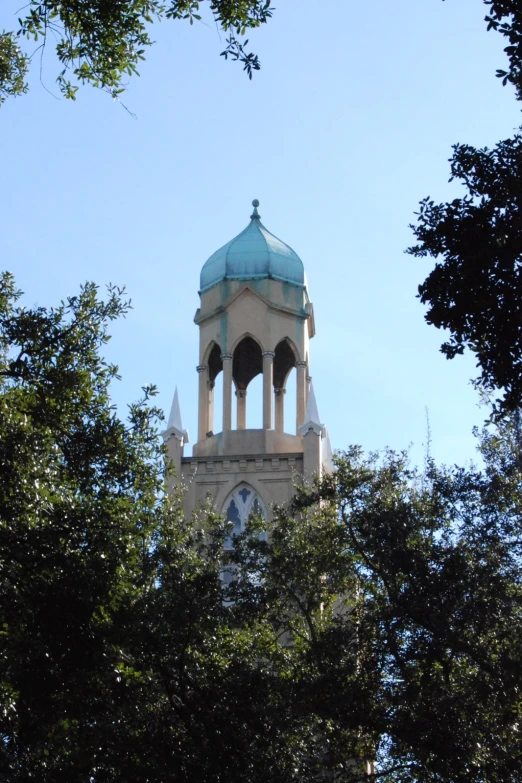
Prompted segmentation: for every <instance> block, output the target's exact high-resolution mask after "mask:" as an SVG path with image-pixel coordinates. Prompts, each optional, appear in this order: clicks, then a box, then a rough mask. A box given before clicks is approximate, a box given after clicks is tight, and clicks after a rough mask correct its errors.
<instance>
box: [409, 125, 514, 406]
mask: <svg viewBox="0 0 522 783" xmlns="http://www.w3.org/2000/svg"><path fill="white" fill-rule="evenodd" d="M451 179H457V180H460V182H461V183H462V184H463V185H464V187H465V190H466V194H465V195H464V196H463V197H462V198H456V199H454V200H453V201H452V202H450V203H445V204H435V203H434V202H433V200H432V199H430V198H426V199H424V201H422V202H421V205H420V211H419V213H418V222H417V225H416V226H415V227H413V230H414V233H415V236H416V238H417V239H418V240H419V244H418V245H416V246H415V247H412V248H410V250H409V252H410V253H413V254H414V255H416V256H420V257H423V256H426V255H431V256H433V257H435V258H437V263H436V265H435V268H434V270H433V271H432V272H431V273H430V274H429V276H428V277H427V278H426V280H425V281H424V283H423V284H422V285H420V286H419V295H420V300H421V302H422V303H423V304H427V305H428V311H427V313H426V320H427V322H428V323H430V324H433V325H434V326H436V327H437V328H441V327H442V328H445V329H448V330H449V332H450V339H449V340H447V341H446V342H444V343H443V345H442V348H441V350H442V352H443V353H444V354H445V355H446V356H447V357H448V358H449V359H452V358H453V357H454V356H456V355H457V354H461V353H463V352H464V349H465V348H469V349H470V350H472V351H473V352H474V353H475V355H476V358H477V364H478V366H479V367H480V370H481V378H480V384H481V385H482V386H483V387H484V388H485V389H488V390H503V392H504V396H503V399H502V401H501V404H500V406H499V410H514V409H516V408H517V406H519V405H520V404H521V403H522V190H521V187H520V183H521V181H522V137H521V136H519V135H517V136H515V137H514V138H513V139H507V140H506V141H502V142H500V143H499V144H497V145H496V147H494V149H492V150H489V149H487V148H485V149H482V150H477V149H475V148H473V147H470V146H469V145H466V144H457V145H455V147H454V154H453V158H452V160H451Z"/></svg>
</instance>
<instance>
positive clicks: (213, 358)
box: [203, 340, 223, 383]
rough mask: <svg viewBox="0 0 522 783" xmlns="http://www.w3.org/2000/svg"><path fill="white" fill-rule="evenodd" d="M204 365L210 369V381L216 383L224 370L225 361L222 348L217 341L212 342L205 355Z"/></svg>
mask: <svg viewBox="0 0 522 783" xmlns="http://www.w3.org/2000/svg"><path fill="white" fill-rule="evenodd" d="M203 364H206V365H207V367H208V379H209V381H210V382H211V383H214V381H215V380H216V376H218V375H219V373H220V372H221V370H222V369H223V360H222V358H221V347H220V345H218V343H216V341H215V340H211V341H210V343H209V344H208V345H207V349H206V351H205V353H204V354H203Z"/></svg>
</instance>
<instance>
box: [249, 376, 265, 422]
mask: <svg viewBox="0 0 522 783" xmlns="http://www.w3.org/2000/svg"><path fill="white" fill-rule="evenodd" d="M262 427H263V376H262V375H256V377H255V378H254V379H253V380H252V381H251V382H250V383H249V385H248V405H247V409H246V428H247V429H248V430H260V429H262Z"/></svg>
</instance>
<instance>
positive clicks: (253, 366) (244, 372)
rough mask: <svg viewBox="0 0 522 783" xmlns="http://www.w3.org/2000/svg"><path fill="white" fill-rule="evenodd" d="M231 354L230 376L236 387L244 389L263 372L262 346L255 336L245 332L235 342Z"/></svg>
mask: <svg viewBox="0 0 522 783" xmlns="http://www.w3.org/2000/svg"><path fill="white" fill-rule="evenodd" d="M232 355H233V359H232V378H233V380H234V383H235V385H236V388H237V389H240V390H243V391H244V390H245V389H247V388H248V384H249V383H250V381H251V380H252V379H253V378H255V377H256V375H259V374H260V373H262V372H263V348H262V346H261V345H260V343H259V342H258V340H256V339H255V337H252V335H250V334H245V335H243V337H242V338H241V339H240V340H239V342H236V345H235V347H234V349H233V354H232Z"/></svg>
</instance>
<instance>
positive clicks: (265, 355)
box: [263, 351, 275, 359]
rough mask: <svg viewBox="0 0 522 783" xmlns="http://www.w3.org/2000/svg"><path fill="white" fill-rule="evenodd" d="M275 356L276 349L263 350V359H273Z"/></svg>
mask: <svg viewBox="0 0 522 783" xmlns="http://www.w3.org/2000/svg"><path fill="white" fill-rule="evenodd" d="M274 357H275V351H263V359H273V358H274Z"/></svg>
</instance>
